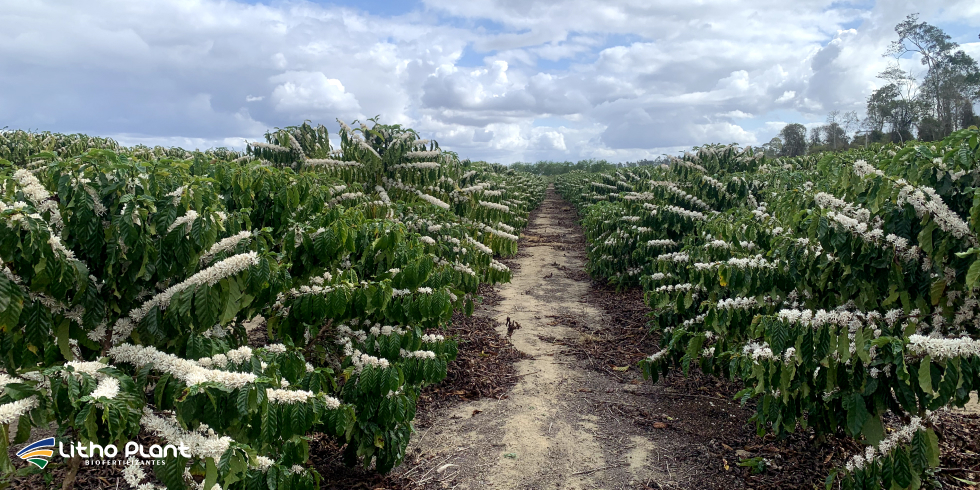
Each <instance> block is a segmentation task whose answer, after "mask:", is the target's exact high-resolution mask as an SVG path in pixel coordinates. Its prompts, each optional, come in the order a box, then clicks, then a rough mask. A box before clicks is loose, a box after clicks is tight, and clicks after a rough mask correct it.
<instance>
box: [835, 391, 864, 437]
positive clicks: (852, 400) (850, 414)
mask: <svg viewBox="0 0 980 490" xmlns="http://www.w3.org/2000/svg"><path fill="white" fill-rule="evenodd" d="M841 401H842V402H843V405H844V409H845V410H847V430H848V431H849V432H850V433H851V435H852V436H857V435H858V434H860V433H861V429H862V428H864V424H865V422H867V421H868V418H869V417H871V414H869V413H868V409H867V407H866V406H865V404H864V397H862V396H861V395H860V394H858V393H851V394H850V395H845V396H844V397H843V398H842V399H841Z"/></svg>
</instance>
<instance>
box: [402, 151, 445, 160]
mask: <svg viewBox="0 0 980 490" xmlns="http://www.w3.org/2000/svg"><path fill="white" fill-rule="evenodd" d="M440 155H442V151H441V150H431V151H410V152H408V153H405V158H439V156H440Z"/></svg>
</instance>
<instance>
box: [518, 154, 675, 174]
mask: <svg viewBox="0 0 980 490" xmlns="http://www.w3.org/2000/svg"><path fill="white" fill-rule="evenodd" d="M666 162H667V157H666V156H661V157H657V158H655V159H653V160H638V161H635V162H621V163H610V162H609V161H607V160H600V159H595V158H590V159H588V160H579V161H577V162H575V163H572V162H569V161H564V162H556V161H551V160H541V161H537V162H534V163H530V162H515V163H512V164H511V165H510V168H512V169H514V170H517V171H520V172H529V173H532V174H535V175H544V176H548V175H562V174H567V173H568V172H572V171H574V170H582V171H585V172H606V171H611V170H613V169H617V168H624V167H642V166H646V165H660V164H663V163H666Z"/></svg>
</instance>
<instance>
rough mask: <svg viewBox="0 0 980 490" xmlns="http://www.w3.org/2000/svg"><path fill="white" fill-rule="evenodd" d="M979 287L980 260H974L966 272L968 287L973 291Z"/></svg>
mask: <svg viewBox="0 0 980 490" xmlns="http://www.w3.org/2000/svg"><path fill="white" fill-rule="evenodd" d="M978 285H980V258H977V259H976V260H974V261H973V263H972V264H970V269H969V270H968V271H967V272H966V287H967V288H969V289H973V288H975V287H977V286H978Z"/></svg>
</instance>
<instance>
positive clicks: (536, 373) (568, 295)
mask: <svg viewBox="0 0 980 490" xmlns="http://www.w3.org/2000/svg"><path fill="white" fill-rule="evenodd" d="M575 220H576V218H575V211H574V209H572V208H571V207H570V205H569V204H568V203H567V202H565V201H563V200H561V199H560V198H559V197H558V196H557V195H556V194H555V193H554V191H553V190H552V189H549V190H548V195H547V198H546V199H545V201H544V203H543V204H542V206H541V208H540V209H539V210H538V211H536V212H535V213H534V214H533V215H532V220H531V223H530V225H529V226H528V228H527V229H526V230H525V231H524V234H523V238H522V240H521V244H520V245H521V249H520V253H519V254H518V255H517V256H516V257H514V258H511V259H510V260H509V261H508V264H509V265H510V267H511V269H512V270H513V278H512V280H511V282H510V283H508V284H503V285H499V286H498V287H497V289H496V294H494V295H493V296H494V300H493V301H492V302H491V303H489V304H487V305H482V306H480V307H479V308H478V309H477V311H476V313H475V315H476V316H477V317H479V318H476V319H475V320H479V321H481V322H495V323H496V325H497V334H499V335H500V336H501V337H504V336H506V335H507V334H508V331H507V320H508V319H509V320H510V321H511V322H516V324H519V325H520V328H517V329H516V330H514V331H513V333H512V337H511V339H510V340H511V343H512V344H513V346H514V347H515V348H516V349H517V350H519V351H520V352H522V353H523V354H525V355H526V358H525V359H522V360H518V361H516V362H515V363H514V368H515V369H516V373H514V372H512V371H510V370H503V371H502V370H500V369H499V366H496V368H493V367H492V366H490V365H489V364H488V365H486V366H484V367H485V368H486V369H480V365H479V363H480V362H481V361H480V358H484V357H485V358H486V359H487V362H488V363H489V362H490V360H491V359H492V360H493V361H494V362H496V363H497V364H499V362H500V359H498V358H497V355H496V352H495V351H494V350H492V349H490V350H485V351H480V348H479V347H475V348H476V349H477V351H478V352H477V354H478V355H479V356H480V357H479V358H476V359H474V361H472V362H471V361H468V364H467V368H468V369H472V371H471V372H472V373H474V377H477V378H479V377H486V376H498V377H499V376H503V377H506V378H508V380H511V379H513V378H516V384H514V385H513V387H512V388H511V389H510V390H509V391H507V392H505V393H503V394H500V393H501V392H500V391H496V392H495V395H494V396H490V397H484V398H482V399H480V400H479V401H471V402H463V403H461V404H449V405H447V406H446V407H445V408H433V409H432V410H431V411H429V412H427V413H425V415H424V417H421V418H420V419H419V421H418V422H419V423H418V425H417V428H418V432H417V433H416V434H415V435H414V436H413V440H412V442H411V444H410V445H409V448H408V453H407V457H406V460H405V464H404V465H403V466H401V467H399V468H397V469H396V470H395V473H394V474H393V475H392V479H391V480H390V481H392V482H397V484H396V485H395V488H404V489H408V490H416V489H420V488H426V489H441V488H445V489H461V490H462V489H483V488H498V489H591V488H596V489H675V488H712V489H744V488H756V489H766V490H775V489H780V490H784V489H807V488H813V487H814V486H815V485H817V486H821V487H822V486H823V481H824V478H825V477H826V475H827V474H828V473H829V472H830V470H831V469H832V468H834V467H838V466H841V465H843V463H844V460H845V459H846V458H847V457H849V456H850V455H851V454H853V453H854V452H855V451H860V450H861V448H860V446H859V445H857V444H855V443H853V441H850V440H836V439H835V441H836V442H833V443H831V444H825V445H820V446H815V445H814V444H813V443H812V441H810V440H809V435H808V434H807V433H806V431H800V432H798V433H796V434H794V435H793V436H791V437H790V438H788V439H785V440H781V441H776V440H775V439H774V438H773V437H772V436H766V437H764V438H759V437H758V436H757V435H756V433H755V432H756V431H755V426H754V424H752V423H751V422H750V417H751V415H752V413H753V411H754V408H753V407H752V406H751V404H750V406H748V407H742V406H740V405H739V403H738V402H736V401H734V400H733V395H734V394H735V392H737V391H738V389H739V388H740V386H739V385H738V384H737V383H730V382H727V381H725V380H719V379H717V378H714V377H711V376H706V375H703V374H698V373H696V372H695V373H692V375H691V376H690V377H684V376H682V375H680V374H679V373H674V374H672V375H671V376H669V377H668V378H667V379H664V380H661V382H660V383H658V384H656V385H653V384H651V383H649V382H643V381H641V380H640V379H639V377H638V374H637V373H636V372H635V369H634V368H635V363H636V361H637V360H638V359H639V358H640V357H642V356H643V355H645V353H647V352H653V351H655V350H656V349H657V346H656V342H655V341H654V339H653V338H650V337H647V336H646V332H648V331H647V330H646V327H645V326H644V324H645V322H646V318H645V315H644V311H645V310H646V306H645V305H644V304H643V302H642V295H639V294H618V293H613V292H612V291H611V290H608V289H604V288H602V287H600V286H596V285H592V284H591V283H590V280H589V277H588V274H586V273H585V271H584V266H585V259H586V254H585V240H584V238H583V237H582V234H581V231H580V230H579V229H578V226H577V225H576V224H575ZM633 293H635V291H634V292H633ZM486 328H488V329H492V326H487V327H486ZM490 336H492V334H490ZM481 345H482V344H481ZM461 348H464V349H465V348H466V347H465V346H461ZM498 350H499V349H498ZM518 357H520V356H518ZM510 360H511V361H512V360H513V357H511V358H510ZM627 366H628V368H627ZM617 367H618V369H616V368H617ZM624 368H627V371H622V370H623V369H624ZM502 372H504V373H506V374H500V373H502ZM490 373H497V374H490ZM498 384H499V383H498ZM505 384H506V383H505ZM453 389H454V390H458V389H459V388H458V387H457V388H453ZM440 393H441V394H438V395H439V398H440V399H442V398H445V397H446V396H445V395H446V393H442V392H440ZM462 393H464V391H455V392H452V393H451V394H452V395H457V394H462ZM497 394H499V396H497ZM465 396H469V395H465ZM480 396H486V395H480ZM974 407H975V405H974ZM973 409H974V410H975V408H973ZM970 410H971V409H967V410H966V412H967V414H969V413H971V412H970ZM958 417H959V418H956V419H950V420H951V424H952V426H951V427H953V428H954V429H956V430H958V431H960V432H962V433H960V432H956V430H953V431H950V432H944V434H946V435H947V436H948V437H949V438H950V441H951V442H950V444H948V445H946V446H944V449H943V451H944V452H943V458H944V459H943V461H944V466H949V467H964V468H966V467H971V466H972V465H973V464H974V459H971V458H972V456H971V457H969V458H966V459H963V458H961V459H962V461H961V460H960V459H955V458H952V459H950V456H949V455H950V454H959V453H960V452H962V451H961V449H956V448H954V446H953V445H951V444H953V443H956V444H958V445H959V446H956V447H960V446H962V447H967V446H969V447H975V441H973V442H967V441H968V440H969V438H970V437H973V436H972V435H971V434H970V432H969V430H966V429H965V427H966V425H964V422H969V423H970V424H969V426H970V427H976V422H971V421H970V420H967V418H969V417H974V418H976V417H977V415H965V416H958ZM971 420H972V419H971ZM957 438H959V439H957ZM947 446H948V447H947ZM967 453H969V451H967ZM970 454H973V453H970ZM757 457H764V458H766V460H767V461H769V462H770V467H769V468H768V469H767V470H766V472H764V473H763V474H758V475H755V474H750V473H751V472H750V470H749V468H745V467H741V466H738V463H739V462H740V461H742V460H745V459H747V458H757ZM365 488H376V487H375V486H369V487H365Z"/></svg>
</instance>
